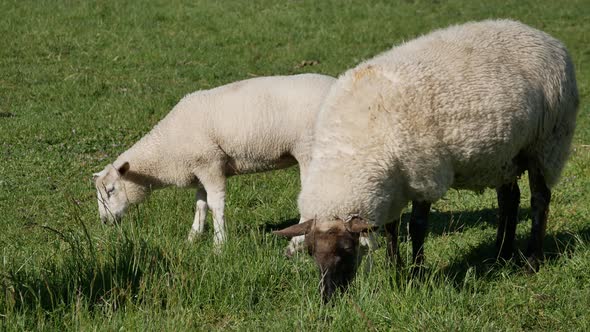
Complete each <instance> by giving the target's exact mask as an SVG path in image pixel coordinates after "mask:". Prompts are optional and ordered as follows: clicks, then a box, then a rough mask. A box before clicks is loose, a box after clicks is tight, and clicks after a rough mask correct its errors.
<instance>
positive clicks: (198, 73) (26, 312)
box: [0, 0, 590, 331]
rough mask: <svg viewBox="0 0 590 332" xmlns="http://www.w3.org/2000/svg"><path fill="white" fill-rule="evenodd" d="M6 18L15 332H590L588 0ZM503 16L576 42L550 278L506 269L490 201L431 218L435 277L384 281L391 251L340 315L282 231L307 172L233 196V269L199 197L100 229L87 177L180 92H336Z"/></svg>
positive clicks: (69, 12)
mask: <svg viewBox="0 0 590 332" xmlns="http://www.w3.org/2000/svg"><path fill="white" fill-rule="evenodd" d="M0 13H2V19H1V20H0V34H1V37H0V156H1V157H0V227H1V231H0V255H1V262H0V324H1V326H0V330H7V331H10V330H94V329H95V330H123V329H124V330H144V329H148V330H163V329H169V330H186V329H194V330H211V329H215V330H217V329H219V330H221V329H232V330H258V329H260V330H324V329H329V330H388V329H393V330H586V331H588V330H590V315H589V311H588V308H590V223H589V222H588V219H589V217H590V210H589V204H588V203H589V202H590V199H589V195H588V189H589V188H590V169H589V165H590V121H589V120H588V112H589V111H590V33H589V32H590V20H589V19H588V18H589V17H590V6H589V5H588V2H587V0H579V1H577V0H568V1H549V0H535V1H529V0H518V1H517V0H512V1H499V0H489V1H469V0H465V1H459V0H449V1H445V0H440V1H439V0H432V1H419V0H416V1H411V0H408V1H382V2H378V1H369V2H366V1H177V0H172V1H170V0H167V1H151V2H140V1H110V0H105V1H97V2H87V1H12V0H4V1H1V2H0ZM495 17H510V18H515V19H518V20H521V21H523V22H525V23H527V24H530V25H532V26H534V27H537V28H540V29H542V30H544V31H546V32H548V33H550V34H552V35H553V36H555V37H557V38H559V39H561V40H562V41H563V42H564V43H565V44H566V45H567V46H568V48H569V50H570V52H571V55H572V57H573V59H574V62H575V65H576V71H577V78H578V85H579V89H580V94H581V107H580V113H579V117H578V127H577V132H576V136H575V139H574V147H573V152H572V156H571V159H570V162H569V164H568V166H567V167H566V170H565V172H564V174H563V177H562V180H561V182H560V184H559V185H558V186H557V187H556V188H555V189H554V194H553V197H554V198H553V202H552V206H551V213H550V221H549V226H548V235H547V238H546V241H545V250H546V253H547V260H546V262H545V264H544V265H543V267H542V269H541V271H540V272H539V273H538V274H536V275H533V276H529V275H526V274H525V273H524V272H523V271H522V269H521V268H520V267H519V266H518V265H517V264H507V265H499V264H496V263H494V259H493V256H494V249H493V245H494V239H495V219H496V206H497V204H496V201H495V193H494V192H493V191H491V190H488V191H486V192H484V193H483V194H475V193H472V192H467V191H452V192H449V193H448V195H447V196H446V197H445V198H444V199H443V200H441V201H439V202H437V203H436V204H435V205H434V206H433V209H434V212H433V213H432V214H433V216H432V218H431V233H430V235H429V237H428V239H427V243H426V254H427V263H428V270H429V272H430V273H428V274H427V276H426V277H425V278H424V279H423V280H416V279H412V278H409V276H408V273H406V272H405V271H398V272H395V271H391V270H390V269H388V268H387V266H386V264H385V253H384V249H383V247H381V248H380V249H378V250H377V251H376V252H374V253H373V254H372V255H373V256H374V257H373V258H374V261H375V266H374V268H373V271H372V273H371V274H369V275H363V274H359V275H358V277H357V278H356V279H355V281H354V283H353V285H352V287H351V289H350V290H349V291H348V292H347V293H346V294H344V295H343V296H339V297H336V298H335V301H334V303H333V305H331V306H322V305H321V304H320V303H321V301H320V298H319V294H318V291H317V282H318V276H317V272H316V270H315V266H314V264H313V262H312V261H311V259H309V258H308V257H306V256H305V255H300V256H299V257H297V258H295V259H293V260H286V259H285V258H284V257H283V249H284V247H285V245H286V244H287V241H286V240H284V239H279V238H276V237H275V236H273V235H272V234H271V232H270V231H271V230H273V229H276V228H278V227H280V226H281V225H285V224H287V222H288V221H289V220H291V222H292V221H293V219H296V218H297V217H298V214H297V208H296V202H295V200H296V196H297V192H298V186H299V180H298V176H297V170H296V169H289V170H285V171H278V172H272V173H265V174H257V175H250V176H242V177H236V178H232V179H231V180H230V181H229V185H228V187H229V189H228V190H229V192H228V198H227V208H226V218H227V224H228V234H229V242H228V244H227V246H226V248H225V249H224V251H223V252H222V253H221V254H219V255H215V254H213V250H212V247H213V246H212V233H211V227H209V228H208V231H207V234H206V235H205V236H203V237H202V238H201V239H199V241H197V242H196V243H194V244H189V243H187V242H186V236H187V233H188V230H189V228H190V224H191V222H192V217H193V205H194V203H193V197H194V193H193V192H192V191H189V190H181V189H172V188H171V189H166V190H162V191H159V192H155V193H154V194H153V195H152V197H151V198H150V199H149V200H148V202H146V203H144V204H143V205H141V206H139V207H137V208H134V209H132V211H131V213H130V214H129V215H128V216H127V217H126V218H125V219H124V222H123V223H122V225H120V226H116V227H108V226H103V225H102V224H101V223H100V221H99V219H98V212H97V208H96V198H95V192H94V188H93V185H92V183H91V174H92V173H93V172H96V171H99V170H100V169H102V168H103V167H104V166H105V165H106V164H107V163H109V162H111V161H112V160H114V159H115V158H116V156H117V155H118V154H119V153H121V152H122V151H124V150H126V149H127V148H128V147H130V146H131V144H133V142H135V141H136V140H137V139H139V138H140V137H142V135H143V134H145V133H146V132H147V131H148V130H149V129H150V128H151V127H152V126H153V125H154V124H156V123H157V121H158V120H159V119H161V118H162V117H163V116H164V115H165V114H166V113H167V112H168V111H169V110H170V109H171V107H172V106H173V105H174V104H175V103H176V102H177V101H178V100H179V99H180V98H181V97H182V96H183V95H185V94H187V93H189V92H192V91H194V90H198V89H206V88H211V87H215V86H218V85H221V84H225V83H229V82H232V81H235V80H239V79H245V78H249V77H253V76H262V75H273V74H294V73H301V72H318V73H324V74H330V75H334V76H336V75H338V74H339V73H341V72H343V71H344V70H345V69H347V68H350V67H352V66H354V65H355V64H356V63H358V62H360V61H361V60H363V59H366V58H369V57H371V56H373V55H375V54H377V53H378V52H380V51H383V50H386V49H388V48H389V47H391V45H393V44H395V43H399V42H401V41H404V40H409V39H411V38H413V37H415V36H418V35H420V34H423V33H426V32H428V31H429V30H431V29H434V28H439V27H444V26H447V25H449V24H453V23H460V22H465V21H469V20H478V19H484V18H495ZM304 61H307V62H304ZM316 62H318V63H316ZM301 64H309V65H306V66H302V65H301ZM527 187H528V186H527V185H526V179H522V183H521V188H527ZM522 191H523V194H522V205H521V223H520V224H519V226H518V242H519V247H520V248H521V249H524V247H525V244H526V239H527V238H528V231H529V229H530V217H529V212H530V209H529V203H528V201H529V193H528V189H526V190H522ZM404 220H405V221H406V222H407V216H404ZM209 226H210V223H209ZM403 229H404V230H405V228H403ZM402 233H403V234H402V236H403V237H404V243H403V244H402V248H401V249H402V253H403V255H404V256H405V257H406V261H407V257H408V256H409V255H410V251H409V246H408V243H407V242H406V241H405V239H406V238H407V234H406V232H405V231H404V232H402Z"/></svg>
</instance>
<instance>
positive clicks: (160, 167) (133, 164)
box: [118, 130, 178, 190]
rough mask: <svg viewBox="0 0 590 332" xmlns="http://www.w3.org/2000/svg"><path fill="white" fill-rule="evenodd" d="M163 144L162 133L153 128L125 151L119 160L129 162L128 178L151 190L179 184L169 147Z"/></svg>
mask: <svg viewBox="0 0 590 332" xmlns="http://www.w3.org/2000/svg"><path fill="white" fill-rule="evenodd" d="M162 145H163V144H162V141H161V135H159V132H158V131H157V130H153V131H152V132H150V133H149V134H148V135H146V136H145V137H143V138H142V139H141V140H140V141H139V142H137V143H136V144H135V145H134V146H133V147H131V148H130V149H129V150H127V151H126V152H124V153H123V154H122V155H121V156H120V157H119V158H118V161H119V162H121V163H123V162H125V161H127V162H129V165H130V169H129V172H128V174H127V175H126V178H127V179H129V180H130V181H132V182H134V183H135V184H137V185H140V186H142V187H145V188H147V189H150V190H151V189H160V188H164V187H168V186H172V185H178V184H177V183H176V181H175V176H174V174H171V172H172V171H173V167H171V164H172V160H171V158H170V156H169V149H166V148H164V147H163V146H162Z"/></svg>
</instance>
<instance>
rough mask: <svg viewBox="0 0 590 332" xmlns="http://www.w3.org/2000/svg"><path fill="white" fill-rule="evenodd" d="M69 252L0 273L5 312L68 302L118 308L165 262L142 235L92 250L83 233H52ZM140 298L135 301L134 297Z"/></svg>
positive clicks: (159, 271)
mask: <svg viewBox="0 0 590 332" xmlns="http://www.w3.org/2000/svg"><path fill="white" fill-rule="evenodd" d="M43 228H45V229H47V230H50V231H52V232H53V233H55V234H57V235H58V236H59V237H60V238H61V240H62V241H64V242H65V243H66V244H67V245H68V246H69V250H66V251H64V252H63V253H61V255H62V256H61V257H59V258H57V259H54V260H51V261H47V262H46V263H45V264H43V266H40V267H38V268H36V269H35V270H27V271H23V270H21V269H20V268H18V269H17V268H10V269H9V270H8V271H4V272H3V275H1V279H0V282H1V284H0V286H1V288H3V293H4V294H5V297H6V298H5V302H4V303H0V307H2V306H5V308H4V309H5V310H7V309H9V308H12V309H13V310H27V309H28V310H36V309H42V310H44V311H46V312H51V311H53V310H56V309H58V308H62V307H67V306H69V305H72V304H76V305H78V304H80V303H82V304H83V305H87V306H88V307H89V309H91V310H92V309H94V308H95V307H97V306H98V307H103V308H110V309H113V310H116V309H118V308H119V307H121V306H122V305H123V304H124V303H126V302H127V301H137V300H138V294H139V293H140V285H141V284H142V283H145V280H144V279H145V276H146V275H153V274H159V275H163V274H164V273H166V272H168V271H169V265H170V264H169V261H168V260H167V258H166V257H165V255H164V254H163V251H162V250H161V249H160V248H158V247H154V246H153V245H151V244H148V243H147V242H145V241H143V240H142V239H132V238H130V237H129V236H128V235H127V234H125V232H123V233H122V234H120V235H119V238H118V239H117V240H115V241H109V242H108V245H107V246H105V247H106V248H105V250H104V251H101V252H98V251H97V250H96V244H95V243H93V241H92V240H91V237H90V236H89V234H88V233H87V230H86V228H85V227H84V226H83V228H84V231H83V232H80V231H72V230H69V231H58V230H55V229H51V228H48V227H43ZM139 300H140V299H139Z"/></svg>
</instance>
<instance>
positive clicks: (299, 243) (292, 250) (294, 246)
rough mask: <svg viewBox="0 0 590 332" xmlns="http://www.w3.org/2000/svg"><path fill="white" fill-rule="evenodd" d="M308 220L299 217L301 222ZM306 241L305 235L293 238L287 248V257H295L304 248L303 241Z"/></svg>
mask: <svg viewBox="0 0 590 332" xmlns="http://www.w3.org/2000/svg"><path fill="white" fill-rule="evenodd" d="M305 221H307V220H305V219H303V218H301V219H299V223H300V224H301V223H302V222H305ZM304 241H305V235H298V236H294V237H292V238H291V241H289V244H288V245H287V248H286V249H285V256H287V258H291V257H293V255H295V254H296V253H297V252H298V251H300V250H302V249H303V242H304Z"/></svg>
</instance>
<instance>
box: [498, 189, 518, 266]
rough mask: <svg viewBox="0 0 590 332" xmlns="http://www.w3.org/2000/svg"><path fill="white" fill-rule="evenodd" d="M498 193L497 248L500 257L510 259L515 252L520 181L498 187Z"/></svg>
mask: <svg viewBox="0 0 590 332" xmlns="http://www.w3.org/2000/svg"><path fill="white" fill-rule="evenodd" d="M496 193H497V194H498V210H499V213H498V216H499V219H498V233H497V236H496V250H497V255H498V257H501V258H503V259H510V258H511V257H512V254H513V252H514V238H515V234H516V224H517V223H518V205H519V204H520V189H519V188H518V182H517V181H513V182H512V183H508V184H505V185H502V186H500V187H498V188H496Z"/></svg>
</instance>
